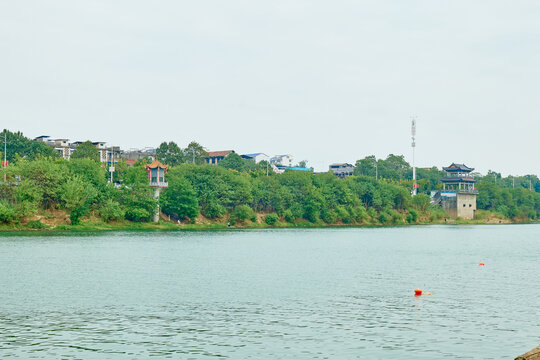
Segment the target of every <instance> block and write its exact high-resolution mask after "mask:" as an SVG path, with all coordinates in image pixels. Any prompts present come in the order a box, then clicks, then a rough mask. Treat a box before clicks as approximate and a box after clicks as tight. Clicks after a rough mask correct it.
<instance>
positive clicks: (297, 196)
mask: <svg viewBox="0 0 540 360" xmlns="http://www.w3.org/2000/svg"><path fill="white" fill-rule="evenodd" d="M10 134H11V133H10ZM10 136H11V137H8V141H12V142H11V143H10V144H11V145H14V144H15V143H17V144H18V145H17V146H18V147H15V146H14V147H13V148H15V149H20V154H19V153H18V154H19V155H18V156H14V157H12V159H13V162H12V163H11V164H10V166H9V167H7V168H5V169H2V174H0V175H1V178H0V223H17V222H25V223H26V224H30V225H31V226H32V227H36V228H39V227H40V226H42V224H41V223H40V219H43V218H44V217H45V216H53V215H51V213H55V212H56V215H54V216H56V217H57V218H58V217H60V218H61V217H62V216H65V217H67V219H69V222H70V223H71V224H78V223H80V222H81V220H82V219H92V221H97V220H99V219H100V220H101V221H104V222H118V221H132V222H147V221H150V220H151V219H152V215H153V214H154V213H155V211H156V209H157V208H158V205H159V208H160V209H161V211H162V213H163V214H165V215H166V216H168V217H170V219H171V220H175V221H185V222H195V221H196V220H197V219H204V218H206V219H210V220H212V219H214V220H212V221H221V222H225V223H229V224H231V225H235V224H242V223H249V222H259V223H266V224H267V225H270V226H275V225H276V224H278V223H279V222H288V223H301V222H311V223H320V224H324V223H326V224H340V223H342V224H379V223H380V224H400V223H405V222H407V223H416V222H418V221H420V220H422V221H430V220H434V219H437V218H441V217H444V216H446V215H445V213H444V212H443V211H442V210H441V209H440V207H436V206H433V205H431V202H430V197H429V196H428V195H427V194H428V193H429V191H430V190H433V189H437V188H439V187H440V183H439V179H440V178H441V177H442V176H443V173H441V171H440V170H439V169H437V168H431V169H418V176H419V178H420V180H419V184H420V189H419V190H420V193H419V194H418V195H417V196H415V197H411V196H410V189H411V185H412V184H411V180H410V178H411V169H410V166H409V164H408V163H407V162H405V160H404V159H403V156H397V155H389V156H388V157H387V159H385V160H377V159H375V157H368V158H365V159H362V160H359V161H358V162H357V164H356V169H355V176H350V177H347V178H345V179H339V178H337V177H336V176H334V175H333V174H332V173H321V174H313V173H311V172H303V171H298V172H297V171H287V172H285V173H283V174H274V173H273V172H272V171H270V172H269V173H268V175H267V173H266V169H267V166H266V165H267V164H266V163H259V164H255V162H253V161H252V160H245V159H243V158H242V157H240V156H239V155H237V154H235V153H232V154H230V155H229V156H227V157H226V158H225V159H224V160H222V162H221V163H220V166H214V165H206V164H200V163H202V158H201V157H202V156H204V155H205V153H204V149H203V148H202V147H200V145H198V144H196V143H192V144H190V146H191V148H192V150H193V152H192V153H191V154H190V155H191V163H186V162H185V161H186V159H189V157H190V156H189V155H187V153H184V151H182V150H181V149H180V148H179V147H177V146H175V144H171V143H168V144H167V143H164V144H162V145H163V146H162V149H161V150H163V151H160V152H159V155H158V156H160V157H161V158H163V159H168V157H177V158H176V159H177V160H178V162H176V163H175V164H176V165H174V166H171V167H170V168H169V171H168V173H167V174H166V178H167V181H168V183H169V186H168V188H166V189H163V191H162V192H161V196H160V198H159V204H158V203H157V201H156V199H155V198H154V190H153V189H152V188H150V187H149V185H148V176H147V173H146V170H145V168H144V165H145V162H144V161H142V162H139V163H137V164H136V165H135V166H133V167H129V166H127V164H126V163H124V162H122V161H120V162H119V163H118V164H117V165H116V169H117V172H116V173H115V175H114V181H115V182H114V183H110V182H108V179H109V176H110V175H109V173H107V171H106V168H105V164H103V163H101V162H99V161H96V157H95V155H96V152H95V151H94V150H93V149H90V146H85V147H82V148H81V146H83V145H80V147H79V149H78V150H80V152H79V153H78V154H79V155H77V156H75V154H77V151H75V152H74V154H73V155H74V156H72V159H71V160H69V161H66V160H63V159H59V158H57V157H56V156H55V154H54V151H53V152H52V153H51V152H50V151H48V150H44V149H42V147H41V146H40V145H39V146H38V145H35V144H39V143H38V142H35V141H34V142H32V141H31V140H28V139H26V140H25V138H24V137H22V139H21V138H19V137H18V136H19V134H11V135H10ZM20 136H22V135H20ZM17 139H18V140H17ZM29 144H30V145H29ZM11 145H10V146H11ZM34 146H36V149H37V150H35V151H36V152H35V153H34V152H32V151H34V150H32V149H33V147H34ZM48 149H50V148H48ZM179 149H180V150H179ZM53 150H54V149H53ZM21 154H22V155H23V156H21ZM186 155H187V156H186ZM171 162H173V161H171ZM375 164H376V165H377V167H376V168H375ZM3 175H5V176H6V178H7V181H2V179H3ZM479 180H480V181H479V182H478V184H477V188H478V190H479V192H480V194H479V195H478V200H477V204H478V209H482V210H489V211H492V212H495V213H498V214H500V215H502V216H506V217H508V218H517V219H536V218H538V216H539V215H540V194H539V193H538V192H536V191H534V190H538V189H539V188H540V185H539V183H540V182H539V181H538V178H537V177H536V176H532V175H528V176H525V177H520V178H518V177H516V178H510V177H508V178H503V177H501V176H500V174H497V173H494V172H490V173H488V174H487V175H486V176H484V177H481V176H480V177H479ZM62 214H63V215H62ZM201 215H202V216H203V217H204V218H202V217H200V216H201Z"/></svg>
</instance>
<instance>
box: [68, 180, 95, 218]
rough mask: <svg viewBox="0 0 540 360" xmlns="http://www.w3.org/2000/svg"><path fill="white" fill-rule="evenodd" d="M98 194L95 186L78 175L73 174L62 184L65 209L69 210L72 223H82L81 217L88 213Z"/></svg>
mask: <svg viewBox="0 0 540 360" xmlns="http://www.w3.org/2000/svg"><path fill="white" fill-rule="evenodd" d="M96 195H97V192H96V190H95V189H94V187H93V186H92V185H91V184H89V183H86V182H84V180H83V179H82V177H80V176H78V175H73V176H72V177H70V178H69V179H67V181H65V182H64V183H63V184H62V186H61V188H60V198H61V200H62V205H63V207H64V209H66V211H67V212H69V219H70V221H71V225H77V224H79V223H80V218H81V217H82V216H84V215H86V214H87V213H88V211H89V208H90V203H91V202H92V200H93V199H94V198H95V197H96Z"/></svg>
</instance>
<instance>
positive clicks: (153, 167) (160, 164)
mask: <svg viewBox="0 0 540 360" xmlns="http://www.w3.org/2000/svg"><path fill="white" fill-rule="evenodd" d="M157 167H160V168H162V169H167V168H168V167H169V165H163V164H162V163H160V162H159V161H157V160H154V161H152V163H151V164H149V165H146V168H147V169H155V168H157Z"/></svg>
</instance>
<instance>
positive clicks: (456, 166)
mask: <svg viewBox="0 0 540 360" xmlns="http://www.w3.org/2000/svg"><path fill="white" fill-rule="evenodd" d="M443 170H444V171H465V172H471V171H473V170H474V168H470V167H468V166H466V165H465V164H456V163H452V165H450V166H448V167H443Z"/></svg>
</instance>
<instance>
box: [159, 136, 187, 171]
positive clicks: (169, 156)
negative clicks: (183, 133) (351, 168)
mask: <svg viewBox="0 0 540 360" xmlns="http://www.w3.org/2000/svg"><path fill="white" fill-rule="evenodd" d="M156 157H157V159H158V160H159V161H161V162H162V163H163V164H167V165H170V166H176V165H179V164H182V163H183V162H184V152H183V151H182V149H180V147H179V146H178V145H177V144H176V143H175V142H174V141H171V142H169V143H166V142H162V143H161V144H160V145H159V147H158V148H157V149H156Z"/></svg>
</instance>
